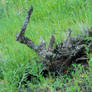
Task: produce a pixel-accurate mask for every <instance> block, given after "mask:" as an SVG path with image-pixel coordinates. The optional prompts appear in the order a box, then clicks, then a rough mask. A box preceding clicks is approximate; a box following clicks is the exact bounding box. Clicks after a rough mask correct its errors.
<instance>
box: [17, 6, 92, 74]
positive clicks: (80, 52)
mask: <svg viewBox="0 0 92 92" xmlns="http://www.w3.org/2000/svg"><path fill="white" fill-rule="evenodd" d="M32 12H33V7H32V6H30V8H29V11H28V13H27V16H26V18H25V21H24V23H23V25H22V27H21V31H20V33H19V34H18V35H17V36H16V40H17V41H19V42H20V43H22V44H25V45H27V46H28V47H29V48H31V49H33V50H34V51H35V52H36V53H38V55H39V56H40V57H41V59H42V62H43V64H44V66H45V68H46V70H48V71H50V72H52V73H53V72H54V73H57V74H58V73H62V72H63V71H64V70H66V69H67V68H68V67H69V66H70V65H71V64H73V63H83V62H84V61H85V62H86V63H87V60H89V57H88V55H87V54H86V48H85V45H86V46H87V47H88V48H91V46H92V40H90V39H84V38H82V37H74V38H73V37H71V32H72V30H71V29H70V28H69V29H68V36H67V38H66V39H65V40H64V41H63V42H61V43H60V44H57V45H56V47H55V48H53V45H54V43H55V37H54V35H52V36H51V39H50V42H49V45H48V48H46V43H45V41H44V40H43V39H42V38H41V39H40V41H41V44H40V45H39V46H38V45H36V44H35V43H34V42H33V41H32V40H30V39H29V38H27V37H25V36H24V34H25V30H26V27H27V25H28V23H29V19H30V16H31V14H32Z"/></svg>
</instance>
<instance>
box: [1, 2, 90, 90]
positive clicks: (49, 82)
mask: <svg viewBox="0 0 92 92" xmlns="http://www.w3.org/2000/svg"><path fill="white" fill-rule="evenodd" d="M30 5H33V7H34V11H33V13H32V16H31V19H30V23H29V25H28V27H27V30H26V36H27V37H29V38H30V39H32V40H33V41H34V42H35V43H36V44H39V43H40V37H42V38H43V39H44V40H45V41H46V43H47V44H48V42H49V39H50V36H51V34H55V37H56V43H59V42H60V41H61V40H63V39H64V38H66V32H67V28H68V27H70V28H71V29H72V30H73V34H72V35H74V34H76V33H79V32H80V30H81V29H82V28H83V27H92V1H91V0H0V81H1V82H2V83H0V92H18V90H17V89H18V88H21V87H22V88H24V87H23V85H22V82H23V81H24V80H25V76H26V70H27V69H28V72H29V73H32V74H34V75H37V76H39V78H40V80H41V82H40V83H38V84H32V83H28V86H29V87H31V88H35V87H39V88H42V89H46V88H47V89H48V92H56V91H55V90H56V89H60V88H61V89H64V88H65V89H66V92H76V89H77V92H80V91H79V90H80V86H79V85H78V83H80V82H83V83H84V84H86V85H87V86H88V87H90V88H91V89H92V87H91V86H92V83H91V80H92V79H91V76H92V69H91V68H92V62H91V61H92V57H91V55H90V58H91V59H90V62H89V63H90V67H89V68H90V71H91V72H90V74H88V73H86V72H85V73H82V75H81V76H82V77H81V76H79V73H80V72H79V71H78V70H77V69H76V73H75V74H73V76H74V77H73V79H71V78H69V77H68V76H67V75H64V76H59V77H57V78H55V79H52V78H51V77H49V78H44V77H43V76H42V75H41V74H40V73H38V68H39V69H40V70H42V66H41V64H39V65H37V64H36V62H35V61H37V60H39V56H38V55H37V54H36V53H35V52H34V51H33V50H31V49H29V48H28V47H26V46H25V45H23V44H20V43H18V42H16V34H17V33H19V31H20V28H21V25H22V23H23V21H24V19H25V16H26V13H27V11H28V8H29V7H30ZM30 63H31V64H30ZM81 71H82V67H81ZM40 72H41V71H40ZM83 79H85V80H83ZM72 80H73V82H72ZM25 81H26V80H25ZM87 81H88V84H87ZM18 84H19V85H18ZM5 90H7V91H5ZM81 90H82V91H81V92H87V91H83V89H81ZM42 92H43V91H42ZM58 92H63V91H58ZM88 92H91V91H88Z"/></svg>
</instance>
